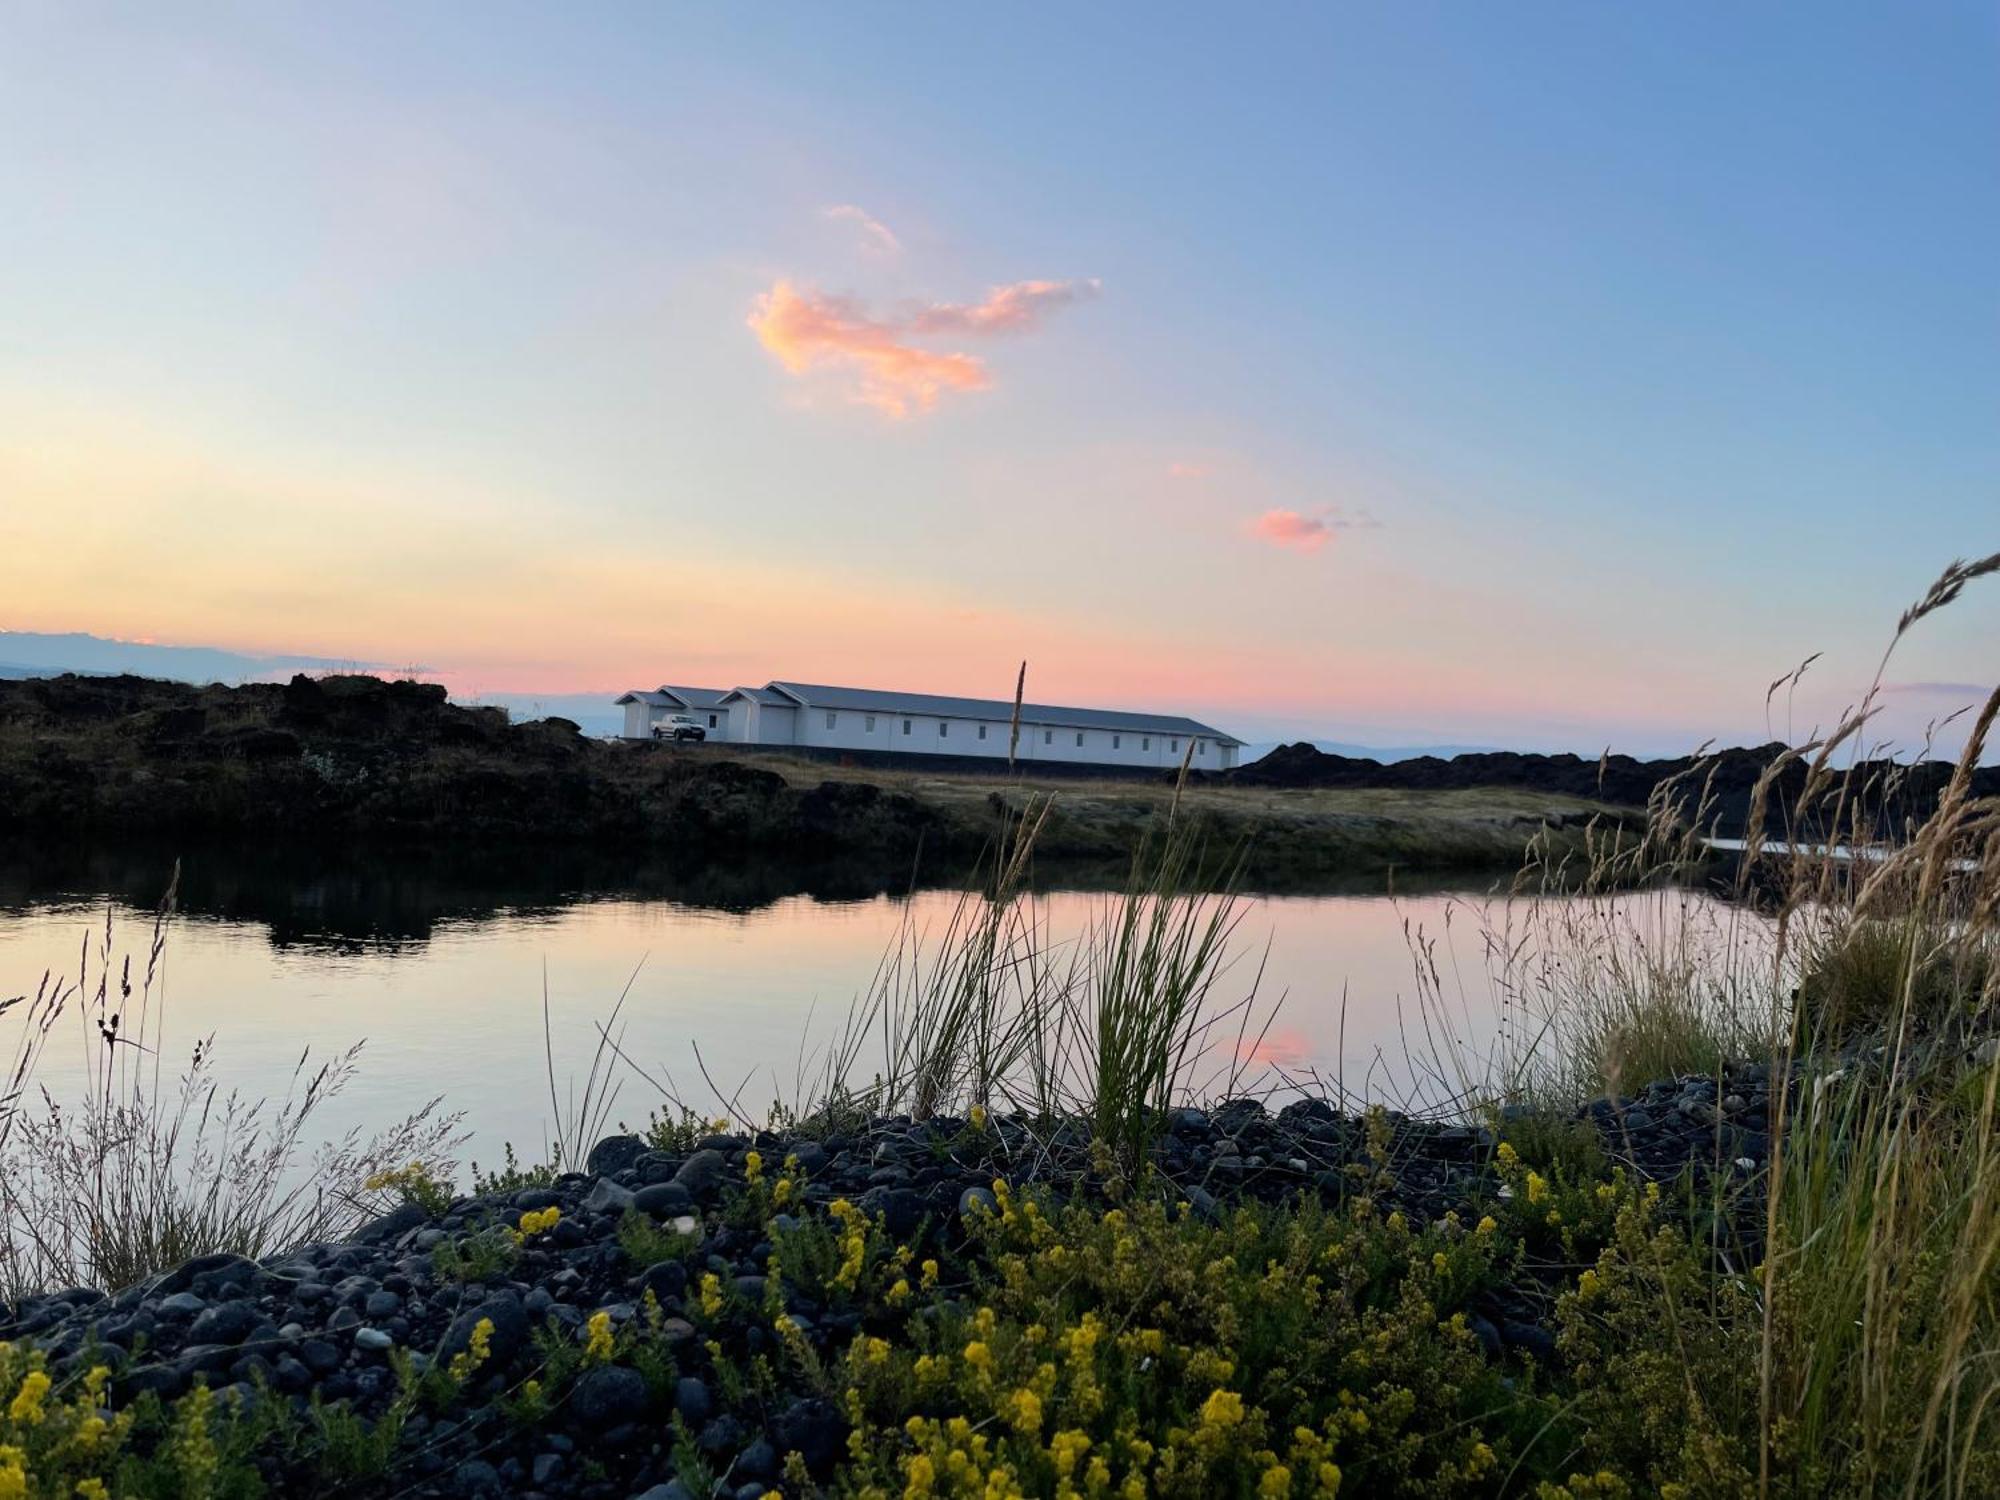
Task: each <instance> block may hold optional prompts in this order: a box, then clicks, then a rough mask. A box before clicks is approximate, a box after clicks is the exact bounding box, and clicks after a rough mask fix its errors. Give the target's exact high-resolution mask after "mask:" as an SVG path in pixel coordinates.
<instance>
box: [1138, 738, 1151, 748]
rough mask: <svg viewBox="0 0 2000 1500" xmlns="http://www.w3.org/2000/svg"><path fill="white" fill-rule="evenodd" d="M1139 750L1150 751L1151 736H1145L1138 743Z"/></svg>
mask: <svg viewBox="0 0 2000 1500" xmlns="http://www.w3.org/2000/svg"><path fill="white" fill-rule="evenodd" d="M1139 748H1140V749H1141V750H1150V749H1152V748H1153V737H1152V736H1151V735H1147V736H1146V737H1145V738H1144V739H1143V740H1141V741H1139Z"/></svg>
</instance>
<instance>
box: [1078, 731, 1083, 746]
mask: <svg viewBox="0 0 2000 1500" xmlns="http://www.w3.org/2000/svg"><path fill="white" fill-rule="evenodd" d="M1076 747H1077V749H1079V750H1081V749H1082V748H1083V731H1082V730H1081V729H1079V730H1078V731H1077V732H1076Z"/></svg>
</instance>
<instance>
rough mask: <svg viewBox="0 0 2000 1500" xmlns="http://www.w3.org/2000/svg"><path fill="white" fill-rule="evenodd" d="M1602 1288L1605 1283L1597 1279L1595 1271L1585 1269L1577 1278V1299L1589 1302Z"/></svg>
mask: <svg viewBox="0 0 2000 1500" xmlns="http://www.w3.org/2000/svg"><path fill="white" fill-rule="evenodd" d="M1602 1290H1604V1283H1603V1282H1601V1281H1599V1280H1598V1279H1597V1273H1596V1272H1595V1271H1585V1272H1584V1273H1583V1274H1582V1275H1581V1276H1579V1277H1577V1278H1576V1300H1577V1301H1579V1302H1588V1301H1589V1300H1590V1299H1591V1298H1592V1297H1595V1296H1596V1295H1597V1294H1598V1293H1599V1292H1601V1291H1602Z"/></svg>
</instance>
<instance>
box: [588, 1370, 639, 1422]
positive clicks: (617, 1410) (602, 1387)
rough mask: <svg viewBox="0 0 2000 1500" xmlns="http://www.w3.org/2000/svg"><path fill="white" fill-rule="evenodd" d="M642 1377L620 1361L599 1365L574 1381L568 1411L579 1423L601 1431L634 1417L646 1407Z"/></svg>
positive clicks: (636, 1417) (634, 1418)
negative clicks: (616, 1363)
mask: <svg viewBox="0 0 2000 1500" xmlns="http://www.w3.org/2000/svg"><path fill="white" fill-rule="evenodd" d="M646 1394H647V1393H646V1377H645V1376H643V1375H641V1374H640V1373H639V1372H638V1371H637V1370H628V1369H627V1368H625V1367H624V1366H623V1365H600V1366H599V1367H598V1368H597V1369H594V1370H591V1371H590V1372H588V1373H587V1374H586V1375H584V1377H583V1378H582V1379H581V1380H579V1381H577V1383H576V1385H575V1386H574V1387H572V1389H571V1391H570V1397H569V1411H570V1414H571V1415H572V1416H573V1417H575V1419H576V1420H577V1421H578V1422H580V1423H581V1424H582V1425H583V1426H585V1427H588V1428H593V1429H595V1430H597V1431H599V1432H602V1431H603V1430H604V1429H606V1428H608V1427H615V1426H617V1425H618V1424H619V1423H621V1422H633V1421H637V1420H638V1419H639V1418H640V1417H641V1416H643V1415H645V1411H646Z"/></svg>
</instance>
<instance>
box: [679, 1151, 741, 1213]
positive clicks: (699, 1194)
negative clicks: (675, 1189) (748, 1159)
mask: <svg viewBox="0 0 2000 1500" xmlns="http://www.w3.org/2000/svg"><path fill="white" fill-rule="evenodd" d="M728 1171H729V1161H728V1159H727V1158H726V1157H724V1156H723V1154H722V1153H721V1152H720V1151H697V1152H695V1154H694V1155H693V1156H690V1157H689V1158H688V1159H687V1160H686V1161H684V1162H682V1163H681V1169H680V1170H679V1171H678V1172H676V1173H674V1181H675V1182H678V1183H679V1184H680V1185H681V1186H682V1187H684V1188H686V1189H687V1190H688V1193H689V1195H690V1196H691V1197H693V1198H694V1199H695V1200H696V1201H697V1202H699V1201H700V1200H702V1199H705V1198H707V1197H709V1196H710V1195H711V1194H713V1193H714V1192H715V1191H716V1190H717V1189H718V1188H720V1187H721V1186H722V1179H723V1178H724V1176H726V1175H727V1173H728Z"/></svg>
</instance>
